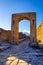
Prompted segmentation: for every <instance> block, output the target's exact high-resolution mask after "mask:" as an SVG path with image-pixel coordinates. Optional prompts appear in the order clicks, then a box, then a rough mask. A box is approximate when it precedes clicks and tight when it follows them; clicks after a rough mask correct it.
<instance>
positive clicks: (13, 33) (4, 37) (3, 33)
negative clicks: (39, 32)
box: [0, 12, 36, 43]
mask: <svg viewBox="0 0 43 65" xmlns="http://www.w3.org/2000/svg"><path fill="white" fill-rule="evenodd" d="M23 19H26V20H28V21H30V40H31V42H34V41H36V13H35V12H32V13H17V14H12V21H11V30H4V29H1V28H0V43H1V42H2V41H9V42H11V43H15V42H16V43H18V42H19V32H18V30H19V29H18V26H19V25H18V24H19V22H20V21H21V20H23Z"/></svg>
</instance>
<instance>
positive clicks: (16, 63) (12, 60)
mask: <svg viewBox="0 0 43 65" xmlns="http://www.w3.org/2000/svg"><path fill="white" fill-rule="evenodd" d="M6 65H31V64H28V63H27V62H26V61H24V60H21V59H18V58H17V57H15V56H11V57H8V58H7V61H6Z"/></svg>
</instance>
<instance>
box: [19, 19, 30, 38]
mask: <svg viewBox="0 0 43 65" xmlns="http://www.w3.org/2000/svg"><path fill="white" fill-rule="evenodd" d="M18 26H19V27H18V32H19V39H23V38H30V21H29V20H26V19H23V20H21V21H19V25H18Z"/></svg>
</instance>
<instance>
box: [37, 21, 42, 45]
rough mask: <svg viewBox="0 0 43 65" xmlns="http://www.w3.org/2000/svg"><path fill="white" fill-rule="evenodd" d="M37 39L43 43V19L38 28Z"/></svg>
mask: <svg viewBox="0 0 43 65" xmlns="http://www.w3.org/2000/svg"><path fill="white" fill-rule="evenodd" d="M37 41H38V42H39V43H40V44H43V21H42V23H41V24H40V25H39V27H38V28H37Z"/></svg>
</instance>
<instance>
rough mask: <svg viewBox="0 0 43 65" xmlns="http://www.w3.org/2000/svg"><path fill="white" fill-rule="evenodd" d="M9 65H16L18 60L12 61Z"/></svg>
mask: <svg viewBox="0 0 43 65" xmlns="http://www.w3.org/2000/svg"><path fill="white" fill-rule="evenodd" d="M10 65H18V59H16V60H15V61H12V63H11V64H10Z"/></svg>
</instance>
